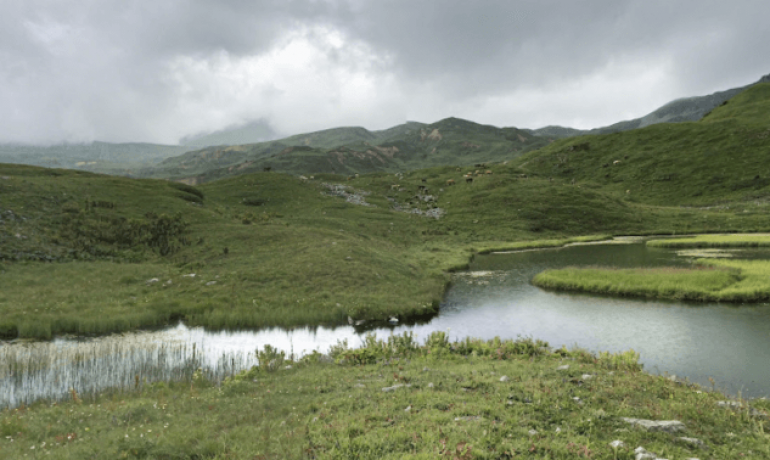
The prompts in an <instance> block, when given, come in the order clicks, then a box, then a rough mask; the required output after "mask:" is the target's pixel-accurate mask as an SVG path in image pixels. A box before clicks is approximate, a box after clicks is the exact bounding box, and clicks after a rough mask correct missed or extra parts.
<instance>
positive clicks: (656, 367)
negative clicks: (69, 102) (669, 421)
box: [0, 241, 770, 407]
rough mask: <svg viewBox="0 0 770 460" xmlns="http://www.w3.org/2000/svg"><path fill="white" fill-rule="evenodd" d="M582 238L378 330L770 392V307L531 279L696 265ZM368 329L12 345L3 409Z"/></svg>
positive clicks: (485, 265) (461, 279) (321, 344)
mask: <svg viewBox="0 0 770 460" xmlns="http://www.w3.org/2000/svg"><path fill="white" fill-rule="evenodd" d="M625 243H627V244H613V243H608V244H591V245H578V246H571V247H567V248H562V249H550V250H538V251H526V252H517V253H511V254H489V255H482V256H477V257H476V258H475V260H474V261H473V263H472V264H471V267H470V270H469V271H468V272H464V273H459V274H457V275H456V276H455V281H454V284H453V286H452V287H451V288H450V289H449V291H448V292H447V294H446V298H445V300H444V302H443V303H442V306H441V311H440V314H439V315H438V316H437V317H435V318H434V319H432V320H431V321H430V322H429V323H427V324H417V325H401V326H397V327H391V328H379V329H373V330H370V331H368V332H369V333H374V334H376V335H377V336H378V337H379V338H386V337H387V336H388V335H390V334H401V333H403V332H405V331H412V332H414V334H415V335H416V337H417V339H418V340H420V341H422V340H424V339H425V338H426V337H427V336H428V335H429V334H430V333H431V332H433V331H448V333H449V336H450V338H451V339H452V340H455V339H462V338H465V337H468V336H470V337H477V338H483V339H491V338H493V337H495V336H500V337H501V338H511V339H515V338H517V337H532V338H535V339H541V340H545V341H547V342H548V343H549V345H550V346H551V347H553V348H559V347H561V346H562V345H565V346H567V348H572V347H573V346H579V347H581V348H585V349H587V350H589V351H591V352H599V351H610V352H613V353H614V352H619V351H625V350H628V349H633V350H635V351H637V352H639V353H640V354H641V357H640V362H641V363H642V364H643V365H644V369H645V370H646V371H647V372H651V373H654V374H665V373H667V374H675V375H677V377H678V378H679V379H684V378H685V377H686V378H688V379H689V380H690V381H691V382H696V383H699V384H701V385H703V386H704V387H706V388H710V387H711V384H710V382H709V377H711V378H713V380H714V381H715V382H716V387H717V389H721V390H723V391H724V392H726V393H728V394H729V395H732V396H736V395H737V394H738V392H740V393H741V396H743V397H745V398H756V397H762V396H770V366H769V365H768V364H770V305H768V304H746V305H742V304H738V305H733V304H702V303H683V302H662V301H648V300H638V299H625V298H611V297H601V296H594V295H586V294H565V293H556V292H548V291H544V290H542V289H539V288H536V287H534V286H532V285H531V284H530V282H529V281H530V280H531V279H532V277H533V276H534V275H535V274H537V273H539V272H541V271H543V270H545V269H548V268H559V267H566V266H614V267H640V266H644V267H655V266H683V265H687V264H688V263H689V262H688V257H687V256H686V255H682V253H679V254H677V252H676V251H671V250H664V249H654V248H647V247H646V246H645V245H644V244H643V242H638V241H637V242H630V243H628V242H625ZM722 255H729V256H732V257H741V258H770V252H768V251H766V250H765V251H762V250H735V251H730V252H729V253H728V254H722ZM364 335H365V332H364V331H363V330H361V329H360V328H359V329H355V328H353V327H338V328H335V329H327V328H305V329H295V330H292V331H286V330H281V329H272V330H263V331H257V332H253V331H241V332H208V331H204V330H203V329H201V328H187V327H185V326H184V325H181V324H180V325H178V326H176V327H173V328H169V329H166V330H163V331H152V332H149V331H148V332H137V333H132V334H118V335H112V336H107V337H101V338H95V339H67V338H59V339H57V340H54V341H52V342H36V343H10V344H4V345H2V346H0V407H13V406H16V405H19V404H21V403H30V402H32V401H34V400H37V399H40V398H52V399H61V398H65V397H68V396H69V394H70V393H69V392H70V389H75V390H76V391H77V392H78V394H81V395H82V394H89V393H95V392H99V391H103V390H104V389H105V388H119V389H125V390H130V389H132V388H135V387H136V386H138V385H143V384H145V382H153V381H168V380H186V379H189V378H190V376H191V375H192V372H194V370H195V369H197V368H199V367H200V368H202V369H203V371H204V373H205V374H206V375H207V376H208V377H209V378H211V379H213V380H215V381H221V379H223V378H224V377H227V376H228V375H232V374H233V373H234V372H237V371H239V370H242V369H247V368H249V367H250V366H252V365H255V364H256V359H255V356H254V350H255V349H256V348H258V347H259V348H262V347H264V345H265V344H270V345H272V346H274V347H277V348H279V349H282V350H285V351H286V352H287V354H288V353H291V352H293V353H295V354H297V355H300V356H301V355H303V354H304V353H307V352H310V351H312V350H318V351H321V352H327V351H328V349H329V347H330V346H331V345H335V344H336V343H337V342H338V341H340V340H347V341H348V344H349V345H350V346H352V347H355V346H357V345H359V344H361V343H362V342H363V338H364Z"/></svg>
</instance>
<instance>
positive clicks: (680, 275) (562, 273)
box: [532, 258, 770, 302]
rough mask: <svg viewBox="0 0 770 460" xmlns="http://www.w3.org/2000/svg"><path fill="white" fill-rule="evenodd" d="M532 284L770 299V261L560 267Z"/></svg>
mask: <svg viewBox="0 0 770 460" xmlns="http://www.w3.org/2000/svg"><path fill="white" fill-rule="evenodd" d="M532 283H533V284H534V285H536V286H539V287H542V288H546V289H555V290H564V291H576V292H591V293H596V294H608V295H620V296H630V297H648V298H661V299H678V300H692V301H700V302H761V301H766V300H768V299H770V261H765V260H737V259H735V260H715V259H713V258H709V259H698V260H697V261H696V265H694V266H693V267H692V268H634V269H617V268H574V267H573V268H565V269H558V270H546V271H544V272H542V273H539V274H538V275H536V276H535V277H534V278H533V280H532Z"/></svg>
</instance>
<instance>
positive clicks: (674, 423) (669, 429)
mask: <svg viewBox="0 0 770 460" xmlns="http://www.w3.org/2000/svg"><path fill="white" fill-rule="evenodd" d="M620 419H621V420H623V421H624V422H627V423H630V424H632V425H634V426H638V427H641V428H644V429H645V430H647V431H665V432H666V433H675V432H677V431H680V430H684V429H685V426H684V423H682V422H680V421H678V420H660V421H656V420H644V419H640V418H629V417H621V418H620Z"/></svg>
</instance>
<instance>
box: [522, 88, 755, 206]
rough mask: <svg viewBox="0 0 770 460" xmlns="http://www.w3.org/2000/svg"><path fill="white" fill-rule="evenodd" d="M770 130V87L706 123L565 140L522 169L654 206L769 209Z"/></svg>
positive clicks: (746, 95) (532, 156) (529, 157)
mask: <svg viewBox="0 0 770 460" xmlns="http://www.w3.org/2000/svg"><path fill="white" fill-rule="evenodd" d="M768 126H770V83H765V84H759V85H756V86H753V87H752V88H750V89H747V90H746V91H744V92H743V93H741V94H739V95H738V96H736V97H735V98H734V99H732V100H730V101H729V103H728V104H726V105H724V106H722V107H719V108H717V109H715V110H714V111H713V112H712V113H711V114H710V115H708V116H707V117H704V119H702V120H701V121H699V122H692V123H679V124H660V125H654V126H649V127H647V128H643V129H639V130H634V131H629V132H624V133H617V134H611V135H603V136H583V137H580V138H571V139H566V140H560V141H557V142H554V143H553V144H551V145H549V146H547V147H545V148H543V149H542V150H540V151H536V152H532V153H529V154H526V155H524V156H523V157H521V158H520V159H518V160H517V162H516V163H517V164H518V165H520V166H521V167H522V168H523V169H525V170H527V171H530V172H534V173H538V174H541V175H548V176H552V177H554V178H559V179H563V180H568V181H571V180H572V179H575V180H576V181H577V182H578V183H588V184H594V185H596V186H600V187H602V189H604V190H613V191H616V192H619V193H626V191H628V198H629V199H630V200H633V201H637V202H644V203H648V204H659V205H672V204H677V205H688V206H704V205H714V204H720V203H726V202H730V201H755V202H758V203H762V204H764V203H766V201H767V196H768V193H767V186H768V185H770V176H769V175H768V174H767V172H766V171H767V169H768V166H770V164H769V163H768V162H769V161H770V159H768V157H767V149H768V147H769V146H770V131H769V128H768ZM573 146H580V147H573ZM616 161H617V163H615V162H616ZM752 212H753V211H752Z"/></svg>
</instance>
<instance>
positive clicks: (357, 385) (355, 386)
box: [353, 383, 366, 388]
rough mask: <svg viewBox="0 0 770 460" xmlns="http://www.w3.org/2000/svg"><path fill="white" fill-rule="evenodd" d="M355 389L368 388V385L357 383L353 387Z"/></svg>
mask: <svg viewBox="0 0 770 460" xmlns="http://www.w3.org/2000/svg"><path fill="white" fill-rule="evenodd" d="M353 387H354V388H366V385H364V384H363V383H356V384H355V385H353Z"/></svg>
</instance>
